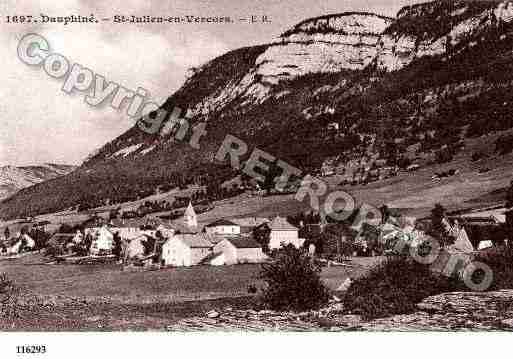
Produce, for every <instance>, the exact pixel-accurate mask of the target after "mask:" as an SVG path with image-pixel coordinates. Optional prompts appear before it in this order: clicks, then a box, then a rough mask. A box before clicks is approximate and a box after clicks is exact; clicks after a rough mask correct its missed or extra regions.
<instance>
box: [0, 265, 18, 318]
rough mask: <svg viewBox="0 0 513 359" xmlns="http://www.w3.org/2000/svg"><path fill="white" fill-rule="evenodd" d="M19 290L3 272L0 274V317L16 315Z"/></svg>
mask: <svg viewBox="0 0 513 359" xmlns="http://www.w3.org/2000/svg"><path fill="white" fill-rule="evenodd" d="M18 307H19V290H18V288H17V287H16V286H15V285H14V282H13V281H12V280H10V279H9V278H8V277H7V275H6V274H5V273H2V274H0V317H1V318H13V317H17V316H18V309H19V308H18Z"/></svg>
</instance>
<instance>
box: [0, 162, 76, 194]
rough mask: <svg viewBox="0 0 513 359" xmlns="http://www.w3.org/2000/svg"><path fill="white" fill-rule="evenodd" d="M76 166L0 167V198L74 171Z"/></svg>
mask: <svg viewBox="0 0 513 359" xmlns="http://www.w3.org/2000/svg"><path fill="white" fill-rule="evenodd" d="M75 168H76V167H75V166H67V165H56V164H44V165H41V166H25V167H13V166H5V167H0V200H2V199H5V198H7V197H9V196H11V195H13V194H15V193H16V192H18V191H19V190H20V189H22V188H26V187H30V186H32V185H34V184H36V183H41V182H44V181H47V180H49V179H53V178H57V177H60V176H64V175H66V174H68V173H70V172H72V171H73V170H74V169H75Z"/></svg>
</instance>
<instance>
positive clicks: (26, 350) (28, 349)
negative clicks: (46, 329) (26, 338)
mask: <svg viewBox="0 0 513 359" xmlns="http://www.w3.org/2000/svg"><path fill="white" fill-rule="evenodd" d="M45 353H46V345H18V346H16V354H45Z"/></svg>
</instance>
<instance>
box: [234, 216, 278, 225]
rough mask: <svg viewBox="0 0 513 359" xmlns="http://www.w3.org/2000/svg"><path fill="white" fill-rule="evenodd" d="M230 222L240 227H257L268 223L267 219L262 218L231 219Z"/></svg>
mask: <svg viewBox="0 0 513 359" xmlns="http://www.w3.org/2000/svg"><path fill="white" fill-rule="evenodd" d="M231 221H232V222H234V223H235V224H237V225H239V226H241V227H258V226H260V225H261V224H264V223H269V222H270V220H269V219H268V218H264V217H246V218H232V219H231Z"/></svg>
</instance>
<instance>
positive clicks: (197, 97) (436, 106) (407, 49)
mask: <svg viewBox="0 0 513 359" xmlns="http://www.w3.org/2000/svg"><path fill="white" fill-rule="evenodd" d="M512 20H513V1H510V0H508V1H502V2H499V1H497V2H494V1H445V0H443V1H442V0H439V1H435V2H431V3H425V4H420V5H414V6H410V7H406V8H404V9H402V10H401V11H400V12H399V13H398V14H397V17H396V18H395V19H389V18H385V17H381V16H378V15H374V14H367V13H345V14H337V15H328V16H323V17H319V18H314V19H308V20H305V21H303V22H301V23H299V24H297V25H296V26H294V27H293V28H292V29H289V30H287V31H285V32H284V33H283V34H282V35H281V36H280V37H279V38H278V39H277V40H275V41H273V42H270V43H268V44H264V45H261V46H254V47H248V48H241V49H238V50H234V51H231V52H229V53H227V54H225V55H223V56H220V57H218V58H216V59H213V60H212V61H210V62H208V63H206V64H205V65H203V66H201V67H200V68H198V69H196V70H195V72H194V75H193V76H191V77H190V78H189V79H188V80H187V81H186V83H185V84H184V85H183V87H182V88H181V89H180V90H178V91H177V92H176V93H174V94H173V95H171V96H170V97H169V99H168V100H167V101H166V102H165V103H164V104H163V105H162V107H163V108H164V109H166V110H167V111H168V112H171V110H172V109H173V108H174V107H175V106H179V107H181V108H188V109H189V117H190V118H191V122H192V124H197V123H206V126H207V127H206V130H207V135H206V136H205V137H204V138H202V142H201V148H200V150H196V149H193V148H191V147H190V146H188V145H187V144H185V143H179V142H177V141H176V140H174V139H173V137H172V131H170V129H169V126H166V124H164V127H163V128H162V130H161V132H160V133H159V134H158V135H156V136H150V135H147V134H145V133H143V132H142V131H140V130H138V128H137V127H134V128H132V129H130V130H129V131H127V132H126V133H125V134H123V135H122V136H120V137H119V138H116V139H114V140H113V141H112V142H110V143H108V144H106V145H105V146H104V147H103V148H101V149H100V150H99V151H97V152H96V153H95V154H93V155H92V156H90V158H89V159H88V160H87V161H86V162H85V163H84V164H83V166H82V167H81V168H80V169H79V170H77V171H75V172H74V173H73V174H72V175H71V176H68V177H65V178H63V179H60V180H58V181H55V182H53V183H52V184H51V185H48V184H44V185H41V186H36V187H33V188H31V189H30V190H26V191H21V193H19V194H18V195H16V196H15V197H13V198H11V199H10V200H9V201H6V202H4V203H3V204H1V205H0V209H2V210H4V211H5V213H8V214H9V215H10V216H11V215H19V214H25V212H24V207H23V203H25V202H26V201H27V200H28V199H30V200H31V201H35V202H36V203H37V204H36V205H34V206H33V208H34V210H35V211H49V210H55V209H58V208H59V207H62V208H67V207H70V206H72V205H75V204H77V203H78V202H81V201H87V202H89V203H91V204H100V203H101V201H102V200H103V199H105V198H110V199H111V200H114V201H116V200H128V199H132V198H131V197H130V196H136V197H137V196H142V197H144V196H146V195H148V194H151V193H153V191H154V190H155V189H156V188H157V187H158V186H160V185H163V184H165V185H170V184H174V183H176V180H177V178H178V177H180V178H186V179H187V180H193V179H203V180H205V178H208V180H209V181H211V180H213V179H215V180H216V181H217V180H219V179H227V177H229V176H234V175H236V173H234V172H236V171H233V170H232V169H231V168H229V166H228V165H227V164H219V163H215V162H214V161H213V158H214V154H215V153H216V151H217V149H218V148H219V146H220V144H221V143H222V140H223V139H224V138H225V136H226V135H227V134H231V135H234V136H237V137H238V138H240V139H242V140H244V141H246V143H248V146H249V147H250V148H253V147H258V148H259V149H261V150H264V151H267V152H269V153H271V154H273V155H274V156H275V157H277V158H280V159H282V160H284V161H287V162H289V163H290V164H291V165H295V166H297V167H299V168H301V169H302V170H304V171H305V172H312V171H313V172H315V171H317V170H318V169H319V168H321V166H322V164H323V163H326V160H327V159H328V160H329V161H330V162H331V163H333V165H339V166H342V167H343V166H345V165H346V164H347V163H360V162H361V161H362V160H363V159H365V158H367V159H368V158H371V157H372V158H374V159H381V160H382V161H383V162H386V163H389V164H391V165H393V164H395V163H397V161H398V160H399V159H400V158H401V157H403V156H405V155H406V154H408V153H415V156H417V157H419V158H425V159H426V161H427V160H428V159H429V158H434V157H436V155H437V153H438V152H439V151H441V149H444V148H449V149H450V150H451V151H457V150H458V149H459V148H461V146H462V145H463V144H462V143H461V141H462V140H464V139H465V138H466V137H468V136H479V135H483V134H486V133H488V132H491V131H504V130H507V129H510V128H512V127H513V120H512V118H511V116H510V110H509V108H510V104H511V103H513V95H512V94H513V91H512V90H513V27H512V23H513V22H512ZM186 139H187V138H186ZM52 186H60V188H61V189H60V191H57V190H56V188H54V187H52Z"/></svg>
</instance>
